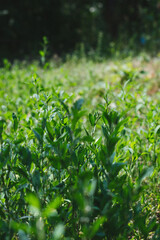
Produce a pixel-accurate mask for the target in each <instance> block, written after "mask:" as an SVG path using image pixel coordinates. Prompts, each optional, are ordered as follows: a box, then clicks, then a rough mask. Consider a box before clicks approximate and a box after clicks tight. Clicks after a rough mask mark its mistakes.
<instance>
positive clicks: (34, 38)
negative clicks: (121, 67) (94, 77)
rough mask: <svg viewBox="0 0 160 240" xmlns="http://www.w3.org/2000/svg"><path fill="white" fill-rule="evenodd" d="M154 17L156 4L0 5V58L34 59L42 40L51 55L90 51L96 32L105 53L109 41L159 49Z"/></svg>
mask: <svg viewBox="0 0 160 240" xmlns="http://www.w3.org/2000/svg"><path fill="white" fill-rule="evenodd" d="M159 13H160V1H159V0H152V1H151V0H130V1H128V0H94V1H93V0H86V1H81V0H76V1H74V0H70V1H64V0H58V1H57V0H45V1H44V0H32V1H29V0H23V1H12V0H7V1H2V2H1V5H0V36H1V38H0V57H1V56H2V57H3V58H4V57H14V58H18V57H22V58H24V55H26V54H27V55H32V56H33V57H35V54H37V52H38V49H39V48H40V42H41V39H42V37H43V36H47V37H48V39H49V42H50V52H51V53H52V54H54V53H58V54H62V53H64V52H65V53H66V52H69V51H72V50H74V49H75V48H77V49H78V48H79V45H80V44H81V43H83V44H84V45H85V47H86V50H87V51H91V50H94V49H95V47H96V45H97V39H98V36H99V34H101V35H102V36H103V54H104V55H108V54H109V49H110V44H113V43H116V46H117V47H118V48H121V49H123V48H126V47H127V48H134V49H137V48H138V49H139V48H143V47H145V48H146V49H147V50H153V49H156V50H158V49H159V46H160V41H159V38H160V31H159V24H160V14H159ZM0 60H1V59H0Z"/></svg>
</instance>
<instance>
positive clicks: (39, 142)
mask: <svg viewBox="0 0 160 240" xmlns="http://www.w3.org/2000/svg"><path fill="white" fill-rule="evenodd" d="M66 64H67V63H66ZM81 64H82V66H81V65H80V66H81V68H82V69H85V67H86V66H87V71H88V72H87V73H88V74H86V76H88V79H87V80H86V81H84V82H83V77H84V76H83V75H82V78H81V74H83V72H82V71H81V68H80V70H79V69H78V67H79V66H78V65H77V68H76V69H75V67H73V66H74V65H73V63H72V61H70V62H69V63H68V65H66V66H67V67H66V68H65V65H63V66H61V67H60V69H58V68H57V69H54V71H55V72H56V73H54V74H55V75H53V72H52V70H51V69H46V70H45V71H46V72H45V73H44V69H43V71H42V70H41V69H40V68H39V67H38V65H36V64H34V65H33V64H32V65H30V66H28V67H27V68H26V69H22V68H19V67H18V66H17V65H15V66H12V67H11V69H9V68H6V67H5V68H3V69H0V81H1V82H0V83H1V84H2V86H3V89H4V90H1V91H0V103H1V108H0V115H1V118H0V238H1V239H4V240H5V239H6V240H7V239H38V240H45V239H54V240H55V239H84V240H87V239H93V240H94V239H96V240H98V239H150V238H151V239H157V240H158V238H159V233H160V228H159V215H158V214H159V201H160V199H159V188H158V187H159V184H160V182H159V167H160V158H159V156H160V154H159V153H160V152H159V142H160V138H159V137H160V135H159V129H160V127H159V126H160V123H159V110H160V106H159V98H158V95H157V98H155V99H153V98H151V97H149V96H148V95H147V93H146V92H147V88H150V86H151V85H150V84H151V83H149V85H148V84H147V83H146V85H145V89H144V85H143V81H144V82H145V81H147V77H146V75H145V74H142V75H141V72H140V70H138V69H134V68H133V66H128V68H127V70H126V71H127V74H128V75H127V76H126V78H125V79H124V80H123V81H122V74H121V72H122V71H121V69H126V68H125V67H124V66H118V69H120V70H116V71H115V67H113V68H112V69H110V71H111V72H112V74H111V75H110V76H111V77H112V78H113V81H114V78H116V79H118V81H119V83H118V82H114V86H113V87H112V86H111V87H110V88H109V89H108V90H107V88H106V87H104V85H103V84H102V80H101V77H100V76H101V73H102V72H103V76H104V81H105V71H104V69H106V63H104V66H105V68H104V69H103V71H99V69H100V68H102V66H103V63H101V64H102V65H100V63H98V67H97V66H96V65H95V64H93V65H92V63H86V62H84V59H83V61H82V63H81ZM87 64H89V65H87ZM121 64H122V63H121ZM70 65H71V72H72V75H70V74H71V73H69V70H68V69H69V67H68V66H70ZM122 65H123V64H122ZM96 68H97V69H98V70H96ZM75 70H76V74H75V73H74V71H75ZM97 71H98V72H97ZM123 71H124V72H125V70H123ZM48 73H50V77H51V81H49V80H48V78H47V74H48ZM45 74H46V75H45ZM74 74H75V75H74ZM77 74H78V77H77ZM98 74H100V75H98ZM40 76H41V77H40ZM53 76H54V81H53ZM135 76H136V77H135ZM76 77H77V78H76ZM131 77H132V79H131ZM79 78H80V80H79ZM128 78H129V79H128ZM43 79H46V82H45V81H44V80H43ZM97 79H98V80H97ZM128 80H130V81H128ZM140 80H141V81H142V86H141V85H138V81H140ZM6 81H7V82H6ZM47 81H48V82H47ZM78 81H79V82H78ZM108 81H109V80H108ZM9 82H10V84H8V83H9ZM80 83H81V84H80ZM47 84H48V85H47ZM74 84H77V86H78V87H77V88H76V85H74ZM13 85H14V86H16V87H15V88H13ZM53 87H54V88H53ZM67 88H68V89H67ZM62 90H65V91H62ZM76 91H77V92H76ZM66 92H68V94H67V93H66ZM71 92H75V94H71ZM106 93H107V94H106ZM90 94H91V95H90ZM140 94H141V95H140ZM102 96H103V97H102ZM94 99H96V103H95V104H94V102H92V100H94Z"/></svg>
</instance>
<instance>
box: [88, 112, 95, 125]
mask: <svg viewBox="0 0 160 240" xmlns="http://www.w3.org/2000/svg"><path fill="white" fill-rule="evenodd" d="M89 121H90V124H91V126H92V127H94V125H95V120H94V116H93V115H92V114H91V113H90V114H89Z"/></svg>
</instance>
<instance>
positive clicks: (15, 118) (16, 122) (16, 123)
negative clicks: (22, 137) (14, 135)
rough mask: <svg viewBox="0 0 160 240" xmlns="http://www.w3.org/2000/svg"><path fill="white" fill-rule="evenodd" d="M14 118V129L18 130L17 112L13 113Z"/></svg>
mask: <svg viewBox="0 0 160 240" xmlns="http://www.w3.org/2000/svg"><path fill="white" fill-rule="evenodd" d="M12 118H13V128H14V131H15V132H16V130H17V128H18V120H17V116H16V114H15V113H12Z"/></svg>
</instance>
